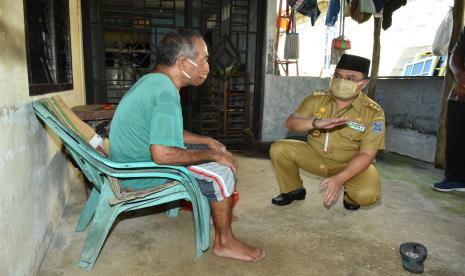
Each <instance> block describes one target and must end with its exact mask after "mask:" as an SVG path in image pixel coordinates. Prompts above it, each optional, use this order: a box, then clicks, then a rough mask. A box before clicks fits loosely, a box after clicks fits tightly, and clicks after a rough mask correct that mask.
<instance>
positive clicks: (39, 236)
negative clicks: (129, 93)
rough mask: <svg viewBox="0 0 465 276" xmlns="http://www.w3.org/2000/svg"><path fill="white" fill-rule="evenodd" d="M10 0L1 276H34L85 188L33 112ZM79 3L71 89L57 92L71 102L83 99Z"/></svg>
mask: <svg viewBox="0 0 465 276" xmlns="http://www.w3.org/2000/svg"><path fill="white" fill-rule="evenodd" d="M12 2H13V1H10V0H0V41H1V51H0V94H1V96H0V189H1V192H0V237H1V238H0V275H9V276H10V275H34V274H35V272H36V271H37V269H38V267H39V265H40V262H41V260H42V258H43V256H44V253H45V251H46V249H47V247H48V244H49V241H50V238H51V235H52V234H53V231H54V230H55V228H56V226H57V224H58V223H59V219H60V217H61V215H62V213H63V207H64V204H65V203H66V202H67V201H68V199H69V191H70V190H71V189H72V188H74V187H80V188H81V189H82V187H83V185H82V179H81V177H80V174H79V172H78V171H77V170H76V169H74V168H72V167H71V166H70V165H69V163H68V162H67V161H65V160H66V159H65V157H64V155H63V154H62V152H61V145H60V144H59V142H58V141H57V139H56V138H55V137H54V136H53V135H52V134H51V133H48V132H46V131H45V130H44V127H43V125H42V124H41V123H40V122H39V121H38V119H37V118H36V116H35V114H34V113H33V110H32V107H31V101H33V100H35V99H38V98H40V97H30V96H29V89H28V73H27V65H26V64H27V63H26V47H25V31H24V22H25V21H24V12H23V1H15V2H14V4H13V3H12ZM79 3H80V1H78V0H70V16H71V33H72V35H71V39H72V59H73V80H74V89H73V90H72V91H67V92H62V93H60V95H61V96H62V97H63V98H64V100H65V101H66V102H67V103H68V104H69V105H71V106H74V105H79V104H83V103H84V102H85V99H84V93H83V73H82V72H83V69H82V47H81V44H82V39H81V23H80V20H81V19H80V18H81V16H80V6H79ZM48 96H50V94H49V95H48Z"/></svg>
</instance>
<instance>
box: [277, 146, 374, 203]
mask: <svg viewBox="0 0 465 276" xmlns="http://www.w3.org/2000/svg"><path fill="white" fill-rule="evenodd" d="M270 156H271V162H272V163H273V167H274V169H275V173H276V177H277V179H278V182H279V190H280V191H281V193H288V192H291V191H294V190H296V189H299V188H302V187H303V181H302V179H301V178H300V173H299V168H302V169H304V170H306V171H307V172H309V173H312V174H316V175H318V176H321V177H325V178H326V177H329V176H333V175H335V174H338V173H339V172H341V171H342V170H344V169H345V168H346V167H347V165H348V163H345V164H344V163H335V162H334V161H331V160H327V159H324V157H323V156H321V155H320V154H318V153H317V152H316V151H315V150H314V149H313V148H312V147H311V146H310V145H309V144H308V143H306V142H303V141H297V140H289V139H284V140H279V141H276V142H275V143H273V144H272V145H271V149H270ZM344 191H345V192H346V196H345V199H346V200H347V201H348V202H350V203H355V204H358V205H361V206H368V205H371V204H373V203H375V202H377V201H378V200H379V198H380V196H381V179H380V177H379V174H378V171H377V170H376V168H375V166H373V165H370V166H369V167H368V168H367V169H366V170H365V171H363V172H361V173H360V174H359V175H356V176H354V177H353V178H351V179H349V180H348V181H347V182H346V183H344Z"/></svg>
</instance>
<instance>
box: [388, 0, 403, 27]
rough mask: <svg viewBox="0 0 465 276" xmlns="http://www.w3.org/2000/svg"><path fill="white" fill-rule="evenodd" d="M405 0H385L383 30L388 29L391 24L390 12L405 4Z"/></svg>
mask: <svg viewBox="0 0 465 276" xmlns="http://www.w3.org/2000/svg"><path fill="white" fill-rule="evenodd" d="M405 4H407V0H386V3H385V4H384V10H383V30H387V29H389V27H391V24H392V14H393V13H394V11H395V10H397V9H398V8H400V7H401V6H405Z"/></svg>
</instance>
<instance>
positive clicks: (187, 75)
mask: <svg viewBox="0 0 465 276" xmlns="http://www.w3.org/2000/svg"><path fill="white" fill-rule="evenodd" d="M187 61H188V62H189V63H190V64H192V65H194V66H195V67H199V65H198V64H197V63H195V62H193V61H192V60H191V59H190V58H187ZM181 72H182V73H183V74H184V76H186V78H188V79H192V76H190V75H189V74H187V73H186V71H184V70H181Z"/></svg>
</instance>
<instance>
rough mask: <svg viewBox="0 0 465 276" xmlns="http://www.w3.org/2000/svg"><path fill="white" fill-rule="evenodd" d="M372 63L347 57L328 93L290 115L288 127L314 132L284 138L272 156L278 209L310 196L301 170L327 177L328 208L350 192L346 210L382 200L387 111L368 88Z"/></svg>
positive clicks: (323, 184) (324, 183)
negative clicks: (380, 166)
mask: <svg viewBox="0 0 465 276" xmlns="http://www.w3.org/2000/svg"><path fill="white" fill-rule="evenodd" d="M369 67H370V61H369V60H368V59H365V58H362V57H358V56H353V55H343V56H342V57H341V59H340V61H339V63H338V64H337V66H336V70H335V72H334V75H333V78H332V80H331V84H330V87H329V89H328V90H322V91H315V92H313V94H312V95H310V96H308V97H307V98H306V99H305V100H304V101H303V102H302V103H301V105H300V107H299V108H298V109H297V110H296V111H295V112H294V113H293V114H292V115H290V116H289V118H288V119H287V121H286V127H287V128H288V129H289V130H291V131H294V132H302V133H308V137H307V142H303V141H296V140H287V139H284V140H279V141H277V142H275V143H274V144H273V145H272V146H271V150H270V155H271V161H272V163H273V166H274V169H275V172H276V177H277V179H278V183H279V189H280V191H281V194H280V195H279V196H277V197H275V198H273V200H272V203H273V204H275V205H278V206H283V205H288V204H290V203H292V202H293V201H294V200H302V199H304V198H305V195H306V191H305V188H303V182H302V179H301V178H300V175H299V168H302V169H304V170H306V171H308V172H310V173H313V174H316V175H319V176H321V177H323V178H324V179H323V181H322V182H321V184H320V186H321V188H322V189H325V192H324V194H323V204H324V205H325V206H327V207H329V206H331V205H333V204H334V202H335V201H336V199H337V198H338V196H339V194H340V191H341V190H342V189H344V200H343V202H344V207H345V208H346V209H349V210H357V209H359V208H360V205H362V206H368V205H371V204H373V203H375V202H377V201H378V199H379V198H380V194H381V180H380V177H379V175H378V172H377V170H376V168H375V167H374V166H373V164H372V163H373V160H374V159H375V156H376V153H377V152H378V150H380V149H384V126H385V125H384V112H383V110H382V108H381V107H380V106H379V105H378V104H377V103H376V102H374V101H373V100H371V99H370V98H368V96H366V95H365V94H364V93H363V92H362V90H363V89H364V88H365V87H366V86H367V84H368V70H369Z"/></svg>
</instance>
